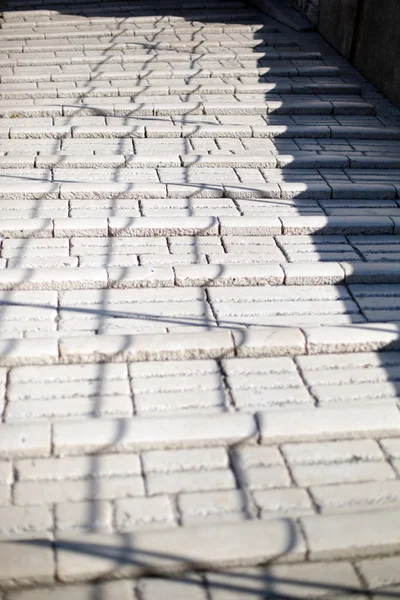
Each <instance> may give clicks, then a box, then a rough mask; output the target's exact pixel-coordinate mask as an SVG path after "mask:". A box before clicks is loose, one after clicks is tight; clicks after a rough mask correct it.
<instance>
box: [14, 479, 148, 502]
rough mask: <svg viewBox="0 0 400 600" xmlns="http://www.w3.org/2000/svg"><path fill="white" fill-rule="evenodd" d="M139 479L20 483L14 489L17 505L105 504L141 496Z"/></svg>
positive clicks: (142, 489)
mask: <svg viewBox="0 0 400 600" xmlns="http://www.w3.org/2000/svg"><path fill="white" fill-rule="evenodd" d="M144 494H145V491H144V484H143V480H142V478H141V477H132V476H131V477H113V478H109V479H106V480H104V479H98V480H97V481H96V484H95V485H89V484H88V482H87V481H83V480H81V481H57V482H53V481H47V482H43V481H41V482H34V481H26V482H20V483H18V484H17V485H16V487H15V503H16V504H17V505H20V506H21V505H22V506H24V505H27V504H31V503H34V504H47V503H55V502H76V501H80V500H109V499H112V498H125V497H130V496H144Z"/></svg>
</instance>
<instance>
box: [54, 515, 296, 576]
mask: <svg viewBox="0 0 400 600" xmlns="http://www.w3.org/2000/svg"><path fill="white" fill-rule="evenodd" d="M289 529H290V530H291V531H292V533H293V535H294V537H295V540H294V543H293V545H292V546H291V548H290V550H288V547H287V535H288V530H289ZM256 532H257V533H256ZM211 539H212V540H213V542H212V543H211ZM266 540H268V543H266ZM82 543H83V538H82V537H81V536H73V535H70V536H62V537H60V538H59V539H58V540H57V549H56V553H57V563H58V577H59V578H60V579H61V580H62V581H68V580H70V581H71V580H74V581H79V580H82V579H84V578H87V577H88V576H90V577H91V578H93V577H96V578H97V577H98V576H101V575H102V574H104V573H108V574H110V573H112V574H113V576H114V577H116V576H118V577H122V576H124V577H128V576H131V577H132V576H137V575H140V574H141V573H149V572H152V573H157V572H158V573H162V572H166V570H168V572H169V573H171V574H172V573H178V572H181V571H182V568H185V567H187V565H190V564H193V563H196V564H198V565H202V566H204V567H205V568H207V567H210V566H213V567H216V566H218V567H223V566H226V567H227V566H233V565H234V564H237V563H238V562H239V561H240V562H241V563H242V562H243V561H245V562H248V563H251V562H254V561H257V562H258V561H260V560H263V561H264V560H268V558H270V557H271V558H272V557H275V556H277V555H279V554H281V553H285V558H286V559H287V560H293V559H297V560H298V559H300V558H302V557H303V556H304V553H305V546H304V542H303V539H302V537H301V534H300V533H299V531H298V530H297V528H296V525H295V524H294V523H288V522H287V521H283V520H276V521H264V522H262V523H260V522H256V521H253V522H251V521H250V522H249V521H248V522H243V523H235V524H231V523H229V524H226V525H218V526H215V525H210V526H209V527H204V526H201V527H185V528H182V529H176V530H174V531H173V532H172V531H171V530H166V531H157V532H156V531H148V532H145V531H143V532H135V534H134V538H133V537H130V536H129V534H128V535H127V536H124V540H123V547H124V554H125V555H126V553H127V556H129V560H127V561H125V560H124V561H123V562H122V564H121V559H120V556H121V554H120V552H121V540H120V538H119V537H118V536H99V535H92V536H85V545H86V544H89V547H91V546H92V545H96V546H97V545H100V546H106V547H108V548H110V549H112V548H114V551H113V553H112V554H111V556H110V554H108V556H107V557H104V556H98V554H97V555H96V556H94V554H88V553H85V555H82V554H81V553H79V554H77V553H71V552H69V551H68V547H69V546H70V545H71V544H74V545H75V546H76V547H77V548H79V546H80V544H82ZM182 548H185V549H186V550H185V552H184V554H182ZM249 549H250V551H249ZM135 553H138V554H140V556H141V560H140V563H141V564H138V562H137V561H135V560H132V556H134V555H135ZM143 556H147V558H145V559H144V562H143Z"/></svg>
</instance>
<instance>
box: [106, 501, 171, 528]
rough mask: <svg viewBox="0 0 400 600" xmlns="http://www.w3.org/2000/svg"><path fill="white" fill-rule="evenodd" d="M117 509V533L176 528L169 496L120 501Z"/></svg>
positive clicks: (116, 505) (116, 506)
mask: <svg viewBox="0 0 400 600" xmlns="http://www.w3.org/2000/svg"><path fill="white" fill-rule="evenodd" d="M115 508H116V528H117V531H121V532H122V531H136V530H138V529H148V528H161V527H175V526H176V521H175V516H174V511H173V508H172V504H171V500H170V498H169V497H168V496H153V497H151V498H123V499H118V500H117V501H116V502H115Z"/></svg>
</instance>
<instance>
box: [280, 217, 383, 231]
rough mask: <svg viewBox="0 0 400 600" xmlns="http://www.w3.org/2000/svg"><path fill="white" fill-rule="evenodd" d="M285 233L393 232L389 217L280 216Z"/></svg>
mask: <svg viewBox="0 0 400 600" xmlns="http://www.w3.org/2000/svg"><path fill="white" fill-rule="evenodd" d="M281 221H282V224H283V233H284V234H286V235H304V234H307V235H310V234H340V235H350V234H352V235H355V234H357V235H361V234H371V233H372V234H374V235H375V234H387V233H393V223H392V221H391V219H390V218H389V217H364V216H357V217H311V216H307V217H281Z"/></svg>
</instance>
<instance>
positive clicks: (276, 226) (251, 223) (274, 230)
mask: <svg viewBox="0 0 400 600" xmlns="http://www.w3.org/2000/svg"><path fill="white" fill-rule="evenodd" d="M219 222H220V224H221V235H250V236H252V235H277V234H279V233H281V224H280V222H279V219H277V218H276V217H220V218H219Z"/></svg>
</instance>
